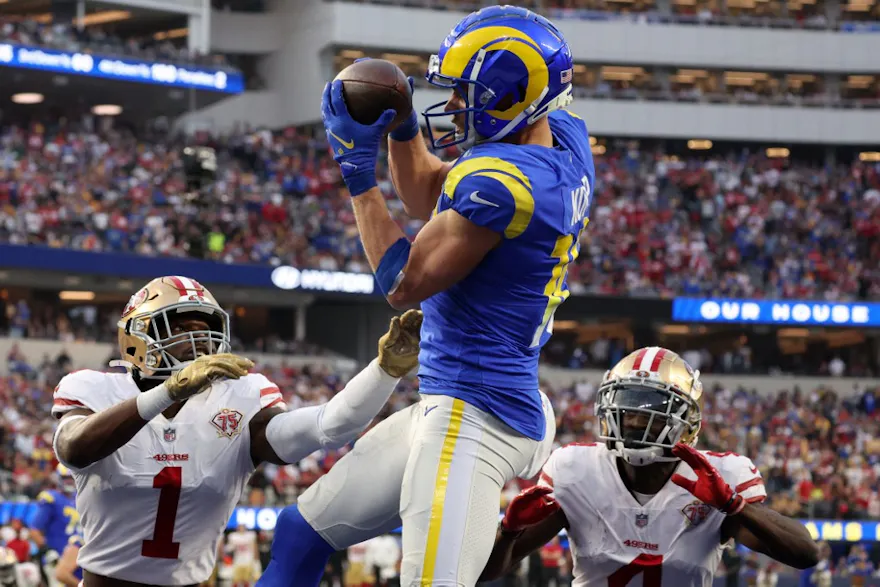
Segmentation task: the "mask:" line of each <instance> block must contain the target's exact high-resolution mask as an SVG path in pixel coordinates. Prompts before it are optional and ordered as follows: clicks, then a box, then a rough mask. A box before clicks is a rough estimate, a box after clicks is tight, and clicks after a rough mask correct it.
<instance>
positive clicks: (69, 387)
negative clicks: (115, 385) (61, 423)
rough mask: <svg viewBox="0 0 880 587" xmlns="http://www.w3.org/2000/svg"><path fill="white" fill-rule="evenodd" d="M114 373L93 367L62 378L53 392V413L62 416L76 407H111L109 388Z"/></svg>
mask: <svg viewBox="0 0 880 587" xmlns="http://www.w3.org/2000/svg"><path fill="white" fill-rule="evenodd" d="M111 376H112V374H110V373H103V372H101V371H93V370H91V369H83V370H81V371H74V372H73V373H69V374H68V375H65V376H64V377H62V378H61V381H59V382H58V385H57V386H56V387H55V391H54V393H53V396H54V399H53V402H52V415H53V416H55V417H56V418H60V417H61V416H63V415H64V414H66V413H67V412H70V411H71V410H75V409H82V408H85V409H88V410H91V411H93V412H98V411H100V410H101V409H103V408H107V407H110V405H111V404H112V399H111V397H110V395H111V394H110V390H109V389H108V381H109V379H108V378H109V377H111Z"/></svg>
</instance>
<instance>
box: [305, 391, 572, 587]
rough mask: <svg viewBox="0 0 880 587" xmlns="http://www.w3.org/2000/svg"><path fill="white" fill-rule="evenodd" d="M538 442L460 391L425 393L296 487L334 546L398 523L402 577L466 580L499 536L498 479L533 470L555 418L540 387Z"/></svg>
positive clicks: (413, 586)
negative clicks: (542, 427)
mask: <svg viewBox="0 0 880 587" xmlns="http://www.w3.org/2000/svg"><path fill="white" fill-rule="evenodd" d="M542 401H543V404H544V413H545V417H546V420H547V430H546V434H545V437H544V440H543V441H542V442H538V441H536V440H532V439H530V438H526V437H525V436H522V435H521V434H519V433H518V432H516V431H515V430H513V429H512V428H510V427H509V426H507V425H506V424H504V423H503V422H501V421H500V420H498V419H497V418H495V417H494V416H492V415H490V414H488V413H486V412H484V411H482V410H479V409H477V408H475V407H473V406H471V405H470V404H467V403H465V402H464V401H462V400H459V399H454V398H451V397H448V396H442V395H423V396H422V399H421V401H420V402H419V403H417V404H415V405H413V406H410V407H409V408H407V409H405V410H401V411H399V412H397V413H396V414H394V415H393V416H391V417H390V418H388V419H387V420H384V421H382V422H380V423H379V424H377V425H376V426H375V427H374V428H373V429H372V430H370V431H369V432H368V433H367V434H365V435H364V436H363V438H361V439H360V440H358V441H357V442H356V443H355V446H354V449H353V450H352V451H351V452H350V453H348V454H347V455H345V456H344V457H343V458H342V459H340V461H339V462H338V463H336V465H334V466H333V468H332V469H331V470H330V472H329V473H328V474H327V475H325V476H323V477H322V478H320V479H319V480H318V482H317V483H315V484H314V485H312V486H311V487H309V489H307V490H306V491H305V492H304V493H303V494H302V496H300V498H299V500H298V502H297V506H298V508H299V511H300V513H301V514H302V516H303V517H304V518H305V519H306V521H307V522H308V523H309V524H310V525H311V526H312V528H314V529H315V531H316V532H318V534H320V535H321V537H322V538H323V539H324V540H326V541H327V542H328V543H329V544H330V545H332V546H334V547H335V548H336V549H337V550H342V549H345V548H347V547H348V546H351V545H352V544H357V543H359V542H363V541H364V540H367V539H369V538H373V537H374V536H378V535H381V534H384V533H387V532H390V531H392V530H394V529H395V528H398V527H399V526H401V525H402V526H403V560H402V562H401V582H400V584H401V587H422V586H427V585H434V586H437V587H472V586H473V585H474V584H475V583H476V582H477V579H478V578H479V576H480V574H481V573H482V572H483V568H484V567H485V565H486V561H488V560H489V555H490V554H491V552H492V547H493V545H494V543H495V531H496V529H497V528H498V517H499V507H500V503H501V489H502V488H503V487H504V485H505V484H506V483H507V482H508V481H510V480H511V479H513V478H514V477H517V476H519V477H523V478H529V477H533V476H534V475H536V474H537V473H538V472H539V471H540V469H541V467H542V466H543V464H544V462H545V461H546V460H547V458H548V457H549V455H550V451H551V450H552V445H553V438H554V436H555V434H556V422H555V416H554V414H553V409H552V407H551V406H550V401H549V400H548V399H547V398H546V396H544V395H543V394H542Z"/></svg>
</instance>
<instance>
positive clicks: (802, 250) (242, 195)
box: [0, 120, 880, 300]
mask: <svg viewBox="0 0 880 587" xmlns="http://www.w3.org/2000/svg"><path fill="white" fill-rule="evenodd" d="M200 140H201V141H202V142H204V143H207V144H211V145H213V146H215V147H216V148H217V149H218V151H219V160H220V169H221V177H220V180H219V181H218V182H217V183H216V184H215V185H214V186H213V194H210V195H206V196H204V198H203V201H201V202H200V203H201V204H202V205H198V203H197V204H196V205H193V204H192V203H191V202H189V201H188V200H186V199H185V198H183V197H181V196H182V193H183V190H184V182H183V179H182V177H181V174H180V165H179V164H180V160H179V153H178V152H179V149H178V148H177V147H179V143H178V142H177V141H176V140H175V139H174V138H173V137H171V136H168V135H167V134H164V133H154V134H153V135H145V136H141V137H135V136H134V135H133V134H132V133H131V132H129V131H127V130H125V129H124V128H117V129H114V130H111V131H98V130H95V129H94V128H93V127H92V126H91V125H90V124H89V121H88V120H86V121H83V122H81V123H64V124H58V123H54V124H49V123H47V124H45V125H43V124H35V125H33V126H31V127H28V128H24V127H19V126H6V127H4V128H3V129H2V131H0V141H2V143H3V145H4V146H3V150H2V152H0V155H2V158H3V160H4V161H5V162H6V165H5V166H6V169H7V172H6V173H5V174H4V175H3V176H2V177H0V242H4V243H12V244H44V245H49V246H51V247H67V248H73V249H80V250H90V251H127V252H134V253H138V254H143V255H151V256H156V255H159V256H174V257H185V256H190V257H202V258H208V259H215V260H219V261H222V262H227V263H259V264H268V265H279V264H288V265H293V266H296V267H301V268H306V267H310V268H319V269H327V270H345V271H352V272H368V271H369V266H368V264H367V262H366V259H365V257H364V255H363V251H362V248H361V245H360V241H359V239H358V233H357V229H356V226H355V224H354V216H353V214H352V212H351V208H350V206H349V202H348V195H347V194H346V193H345V191H344V188H343V186H342V183H341V182H340V179H339V174H338V167H337V166H336V165H335V164H334V163H333V161H332V158H331V157H330V154H329V153H328V150H327V149H328V147H327V142H326V140H325V138H324V136H323V133H322V132H317V131H316V130H315V129H314V128H287V129H283V130H281V131H278V132H269V131H255V132H241V133H238V134H235V135H233V136H229V137H224V138H222V139H220V138H218V139H214V138H211V137H208V136H203V137H201V139H200ZM61 174H64V175H63V176H64V183H63V184H62V183H61V182H60V179H59V178H60V177H61ZM379 185H380V187H381V188H382V190H383V191H384V192H385V193H386V194H387V196H388V199H389V204H390V207H391V209H392V213H393V215H394V216H395V218H396V220H397V221H398V222H399V223H400V224H401V225H402V226H403V227H404V229H405V231H406V233H407V234H408V235H409V236H414V235H415V234H416V233H417V232H418V230H419V228H420V227H421V222H420V221H417V220H413V219H410V218H408V217H407V216H406V215H405V214H404V212H403V208H402V206H401V205H400V203H399V201H398V200H397V199H396V198H395V197H394V190H393V186H392V184H391V181H390V179H389V177H388V174H387V170H385V169H383V170H381V171H380V181H379ZM212 197H213V198H216V199H215V200H212V201H207V199H208V198H212ZM594 198H595V199H594V201H593V204H592V213H591V222H590V226H589V228H588V230H586V231H585V233H584V240H583V242H582V246H581V253H580V259H579V260H578V262H577V263H575V264H573V265H572V266H571V268H570V271H569V284H570V286H571V289H572V291H573V292H574V293H596V294H629V295H638V296H672V295H676V294H686V295H703V294H705V295H717V296H728V297H752V298H765V297H766V298H814V299H827V300H851V299H866V298H870V297H877V296H878V295H880V270H878V268H877V265H876V263H872V262H871V259H877V258H880V239H878V238H877V237H878V235H880V165H878V164H877V163H870V162H861V161H855V162H853V163H852V164H841V165H838V166H837V167H833V168H829V167H823V166H819V165H816V164H808V163H806V162H799V161H797V160H790V159H769V158H767V157H766V156H765V155H763V154H755V153H748V152H743V153H742V154H740V155H738V156H727V155H726V154H724V155H722V154H717V155H708V156H700V157H693V158H691V159H687V158H679V157H674V156H667V155H665V154H664V153H662V152H655V151H653V150H650V149H644V150H639V148H638V147H637V146H635V144H630V143H621V144H619V145H616V144H615V145H608V148H607V150H606V151H605V153H604V155H601V156H597V158H596V189H595V197H594ZM209 203H210V206H207V204H209Z"/></svg>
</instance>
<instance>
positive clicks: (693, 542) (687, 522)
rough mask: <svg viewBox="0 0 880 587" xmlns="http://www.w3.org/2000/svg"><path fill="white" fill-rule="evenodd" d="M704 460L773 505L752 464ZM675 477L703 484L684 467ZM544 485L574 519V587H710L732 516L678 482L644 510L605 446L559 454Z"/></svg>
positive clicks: (724, 457) (723, 457) (728, 458)
mask: <svg viewBox="0 0 880 587" xmlns="http://www.w3.org/2000/svg"><path fill="white" fill-rule="evenodd" d="M701 452H702V453H703V454H704V455H705V456H706V458H708V459H709V462H711V463H712V465H713V466H715V468H716V469H718V471H719V472H720V473H721V476H722V477H723V478H724V480H725V481H727V483H728V484H729V485H730V486H731V487H735V488H736V490H737V491H738V492H739V493H740V495H742V496H743V497H744V498H745V499H746V501H748V502H758V501H763V499H764V498H765V497H766V495H767V493H766V491H765V490H764V482H763V480H762V478H761V474H760V473H759V472H758V470H757V468H756V467H755V466H754V465H753V464H752V461H751V460H749V459H748V458H746V457H743V456H739V455H736V454H733V453H724V454H719V453H713V452H705V451H701ZM676 472H677V473H679V474H681V475H683V476H685V477H688V478H690V479H695V478H696V475H695V474H694V472H693V469H691V468H690V467H689V466H688V465H687V463H684V462H681V463H680V464H679V466H678V469H676ZM540 483H542V484H544V485H549V486H551V487H553V495H554V497H555V498H556V500H557V501H558V502H559V505H560V506H561V508H562V511H563V513H564V514H565V516H566V518H567V519H568V524H569V529H568V536H569V540H570V542H571V553H572V559H573V560H574V581H573V582H572V585H573V587H673V586H674V587H711V585H712V579H713V577H714V575H715V571H716V569H717V568H718V563H719V562H720V560H721V553H722V550H723V548H724V547H723V546H722V545H721V524H722V522H723V521H724V518H725V516H724V514H722V513H721V512H719V511H718V510H716V509H715V508H713V507H710V506H707V505H706V504H704V503H702V502H701V501H699V500H697V499H696V498H695V497H694V496H693V495H691V494H690V493H688V492H687V491H686V490H685V489H682V488H681V487H679V486H678V485H676V484H674V483H672V481H669V482H668V483H667V484H666V485H665V486H664V487H663V489H661V490H660V492H659V493H657V494H656V495H654V496H653V497H652V498H651V499H650V500H649V501H648V502H647V503H645V505H641V504H640V503H639V502H638V501H637V500H636V498H635V497H633V495H632V494H631V493H630V492H629V490H628V489H627V488H626V486H625V485H624V484H623V480H622V479H621V478H620V473H619V472H618V470H617V461H616V457H615V455H614V454H613V453H612V452H611V451H610V450H608V448H607V447H606V446H605V445H601V444H580V445H579V444H574V445H569V446H566V447H563V448H559V449H556V450H555V451H553V454H552V455H550V459H549V460H548V461H547V463H546V464H545V465H544V470H543V472H542V473H541V481H540Z"/></svg>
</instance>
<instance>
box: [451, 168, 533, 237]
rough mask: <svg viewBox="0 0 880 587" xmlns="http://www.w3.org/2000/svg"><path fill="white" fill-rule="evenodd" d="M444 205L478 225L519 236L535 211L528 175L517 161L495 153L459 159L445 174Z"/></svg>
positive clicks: (510, 235) (506, 234)
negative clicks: (498, 156)
mask: <svg viewBox="0 0 880 587" xmlns="http://www.w3.org/2000/svg"><path fill="white" fill-rule="evenodd" d="M442 198H443V199H444V202H443V206H442V208H444V209H446V208H451V209H453V210H455V211H456V212H458V213H459V214H461V215H462V216H464V217H465V218H467V219H468V220H470V221H471V222H473V223H474V224H476V225H478V226H483V227H485V228H488V229H490V230H493V231H495V232H497V233H499V234H502V235H503V236H504V237H505V238H516V237H518V236H519V235H521V234H522V233H523V232H525V230H526V228H528V226H529V223H530V222H531V220H532V215H533V214H534V211H535V199H534V197H533V196H532V185H531V182H530V181H529V179H528V177H526V175H525V174H524V173H522V171H520V169H519V168H518V167H516V166H515V165H514V164H512V163H509V162H506V161H502V160H501V159H498V158H495V157H474V158H471V159H465V160H463V161H460V162H459V163H458V164H457V165H456V166H455V167H453V168H452V170H451V171H450V172H449V175H448V176H447V177H446V182H445V183H444V185H443V195H442Z"/></svg>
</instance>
